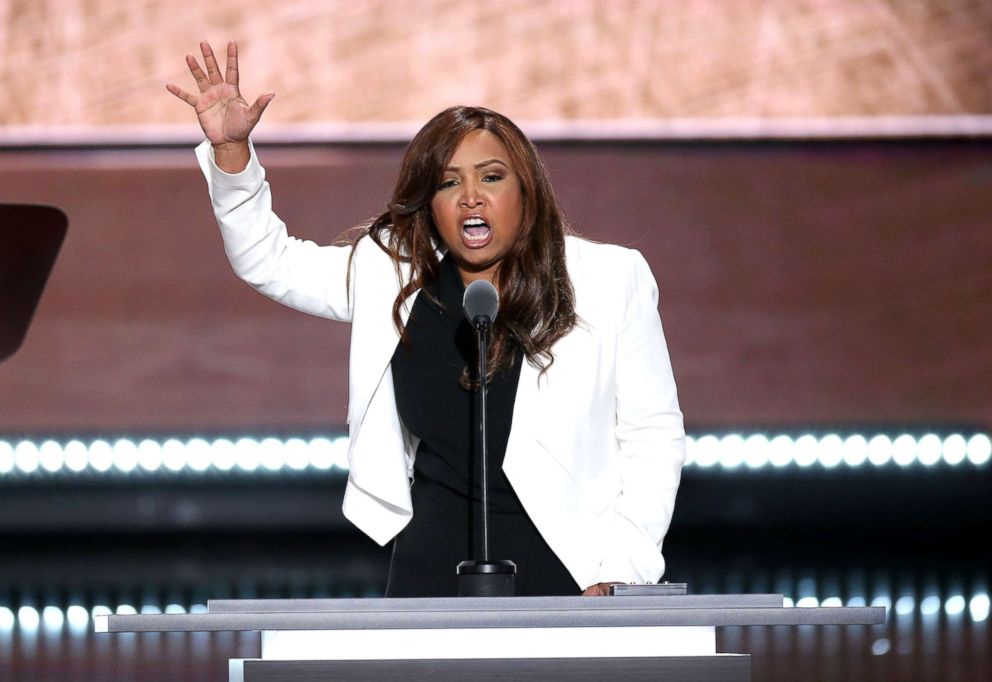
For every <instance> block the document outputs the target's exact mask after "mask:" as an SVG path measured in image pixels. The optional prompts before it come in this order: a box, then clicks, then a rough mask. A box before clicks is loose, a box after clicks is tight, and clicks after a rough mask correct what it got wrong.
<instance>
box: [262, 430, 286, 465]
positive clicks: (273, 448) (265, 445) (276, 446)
mask: <svg viewBox="0 0 992 682" xmlns="http://www.w3.org/2000/svg"><path fill="white" fill-rule="evenodd" d="M258 447H259V451H260V453H261V461H262V466H263V467H265V468H266V469H267V470H269V471H279V470H280V469H282V468H283V467H284V466H286V455H285V453H284V452H283V447H282V441H280V440H278V439H276V438H264V439H262V442H261V443H259V444H258Z"/></svg>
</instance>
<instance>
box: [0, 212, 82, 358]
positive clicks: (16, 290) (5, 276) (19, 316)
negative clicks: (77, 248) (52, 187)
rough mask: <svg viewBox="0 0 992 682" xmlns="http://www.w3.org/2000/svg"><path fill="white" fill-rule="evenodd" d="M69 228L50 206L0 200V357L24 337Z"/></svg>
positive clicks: (15, 350) (16, 347)
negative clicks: (0, 202) (3, 202)
mask: <svg viewBox="0 0 992 682" xmlns="http://www.w3.org/2000/svg"><path fill="white" fill-rule="evenodd" d="M68 228H69V220H68V218H66V216H65V214H64V213H63V212H62V211H60V210H59V209H57V208H54V207H52V206H32V205H28V204H0V362H3V361H4V360H6V359H7V358H9V357H10V356H12V355H13V354H14V353H16V352H17V349H18V348H20V347H21V344H22V343H23V342H24V337H25V336H26V335H27V333H28V327H29V326H30V325H31V318H32V317H34V311H35V310H36V309H37V307H38V301H39V300H40V299H41V292H42V291H43V290H44V289H45V283H46V282H47V281H48V275H49V274H50V273H51V272H52V267H53V266H54V265H55V258H56V256H58V253H59V249H60V248H61V247H62V241H63V240H64V239H65V234H66V231H67V230H68Z"/></svg>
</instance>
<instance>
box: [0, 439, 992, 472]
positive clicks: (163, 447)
mask: <svg viewBox="0 0 992 682" xmlns="http://www.w3.org/2000/svg"><path fill="white" fill-rule="evenodd" d="M686 454H687V458H686V465H687V466H694V467H699V468H704V469H705V468H711V467H716V466H719V467H722V468H724V469H737V468H748V469H762V468H766V467H776V468H782V467H788V466H798V467H803V468H805V467H811V466H820V467H822V468H825V469H832V468H836V467H839V466H848V467H860V466H866V465H868V466H876V467H881V466H887V465H897V466H900V467H908V466H913V465H917V464H919V465H923V466H928V467H929V466H934V465H937V464H946V465H950V466H958V465H961V464H964V463H966V462H967V463H970V464H972V465H975V466H983V465H986V464H988V462H989V459H990V455H992V440H990V439H989V436H988V435H987V434H984V433H978V434H974V435H972V436H970V437H965V436H964V435H962V434H951V435H949V436H944V437H941V436H938V435H937V434H933V433H931V434H927V435H925V436H922V437H920V438H916V437H914V436H911V435H909V434H903V435H900V436H896V437H895V438H892V437H890V436H887V435H881V434H880V435H876V436H872V437H870V438H869V437H866V436H863V435H858V434H855V435H849V436H846V437H841V436H840V435H837V434H829V435H825V436H822V437H816V436H813V435H810V434H807V435H803V436H799V437H797V438H793V437H791V436H786V435H779V436H774V437H771V438H769V437H768V436H766V435H763V434H754V435H751V436H746V437H745V436H742V435H737V434H731V435H724V436H717V435H704V436H699V437H692V436H689V437H687V438H686ZM308 469H310V470H315V471H330V470H338V471H346V470H347V469H348V438H347V437H345V436H337V437H316V438H310V439H304V438H289V439H285V440H283V439H280V438H263V439H260V440H259V439H254V438H240V439H237V440H232V439H228V438H217V439H215V440H206V439H204V438H192V439H189V440H180V439H178V438H170V439H167V440H165V441H157V440H153V439H150V438H146V439H144V440H141V441H135V440H132V439H128V438H121V439H118V440H116V441H114V442H110V441H108V440H103V439H98V440H94V441H91V442H89V443H84V442H83V441H81V440H70V441H69V442H67V443H65V444H62V443H59V442H58V441H55V440H45V441H43V442H40V443H38V442H35V441H31V440H21V441H19V442H17V443H10V442H8V441H4V440H0V477H3V476H5V475H12V474H14V475H24V474H27V475H42V476H43V475H47V474H81V473H84V472H87V473H96V474H105V473H109V472H111V471H113V472H114V473H117V474H132V473H159V472H172V473H181V472H182V473H203V472H207V471H219V472H228V471H242V472H256V471H262V472H280V471H305V470H308Z"/></svg>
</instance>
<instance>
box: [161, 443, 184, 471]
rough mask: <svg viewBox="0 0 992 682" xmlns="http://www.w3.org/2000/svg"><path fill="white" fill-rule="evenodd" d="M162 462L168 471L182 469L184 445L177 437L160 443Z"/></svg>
mask: <svg viewBox="0 0 992 682" xmlns="http://www.w3.org/2000/svg"><path fill="white" fill-rule="evenodd" d="M162 464H163V465H165V468H166V469H168V470H169V471H182V470H183V468H184V467H185V466H186V445H185V444H184V443H183V442H182V441H181V440H179V439H177V438H170V439H169V440H167V441H165V442H164V443H162Z"/></svg>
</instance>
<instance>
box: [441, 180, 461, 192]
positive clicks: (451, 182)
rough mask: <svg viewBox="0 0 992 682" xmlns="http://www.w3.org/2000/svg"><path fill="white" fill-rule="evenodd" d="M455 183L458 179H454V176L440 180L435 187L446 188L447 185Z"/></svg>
mask: <svg viewBox="0 0 992 682" xmlns="http://www.w3.org/2000/svg"><path fill="white" fill-rule="evenodd" d="M457 184H458V181H457V180H455V179H454V178H447V179H445V180H442V181H441V184H440V185H438V186H437V188H438V189H439V190H441V189H448V188H449V187H454V186H455V185H457Z"/></svg>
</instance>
